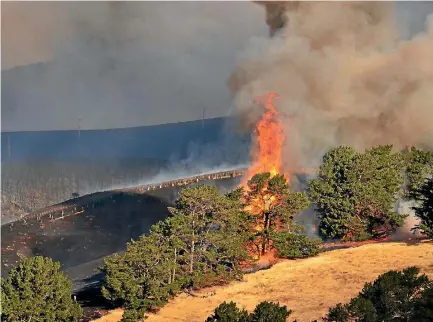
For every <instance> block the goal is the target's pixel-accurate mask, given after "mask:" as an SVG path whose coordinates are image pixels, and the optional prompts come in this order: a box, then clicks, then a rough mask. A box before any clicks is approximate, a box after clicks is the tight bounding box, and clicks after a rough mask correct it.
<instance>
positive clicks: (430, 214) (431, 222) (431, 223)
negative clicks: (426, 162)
mask: <svg viewBox="0 0 433 322" xmlns="http://www.w3.org/2000/svg"><path fill="white" fill-rule="evenodd" d="M416 201H417V202H418V206H416V207H414V210H415V215H416V216H417V217H418V218H419V219H420V223H419V224H418V225H417V226H416V227H414V230H419V231H421V232H422V233H423V234H425V235H427V236H428V237H429V238H433V178H429V179H427V180H425V181H424V184H423V185H422V186H421V187H420V188H419V189H418V191H417V194H416Z"/></svg>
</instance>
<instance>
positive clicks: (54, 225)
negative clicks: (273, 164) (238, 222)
mask: <svg viewBox="0 0 433 322" xmlns="http://www.w3.org/2000/svg"><path fill="white" fill-rule="evenodd" d="M237 180H238V179H236V178H231V179H225V180H218V181H213V182H209V181H208V182H201V183H207V184H215V185H217V186H218V187H219V188H222V189H224V188H225V187H231V186H234V185H235V184H236V183H237ZM179 190H180V187H170V188H162V189H158V190H154V191H150V192H147V193H143V194H138V193H132V192H128V193H126V192H119V191H113V192H101V193H96V194H92V195H90V196H83V197H81V198H79V199H77V200H76V201H74V203H76V204H77V205H78V206H77V210H76V211H74V209H72V210H68V211H69V212H68V211H65V213H64V215H65V216H64V217H63V218H61V217H62V216H61V212H60V211H59V212H58V213H57V214H54V215H51V216H49V215H43V216H41V218H37V216H35V214H32V216H29V217H28V218H27V219H26V220H25V221H24V220H19V221H16V222H14V223H8V224H4V225H2V226H1V233H2V238H1V239H2V248H1V255H2V260H1V262H2V263H1V264H2V276H6V275H7V274H8V272H9V271H10V269H11V268H12V267H14V266H15V265H16V264H17V262H18V261H19V258H20V256H25V257H31V256H36V255H42V256H48V257H51V258H52V259H53V260H55V261H59V262H60V263H61V265H62V269H63V270H64V271H66V273H67V274H68V276H69V277H70V278H71V279H72V280H73V284H74V289H78V288H80V287H81V286H82V283H83V282H84V283H87V282H88V281H86V278H89V277H91V276H92V275H93V273H95V272H97V269H96V268H97V266H98V265H99V264H100V263H102V259H103V257H105V256H107V255H110V254H113V253H115V252H120V251H123V250H124V249H125V246H126V243H127V242H129V241H130V240H131V239H137V238H138V237H139V236H140V235H142V234H143V233H146V232H148V231H149V228H150V227H151V226H152V225H153V224H155V223H156V222H158V221H160V220H163V219H164V218H166V217H167V216H168V210H167V207H168V206H170V205H173V202H174V200H175V199H176V196H177V193H178V191H179ZM82 205H84V212H82V213H79V211H81V209H82ZM43 212H45V210H41V213H43ZM77 212H78V213H77Z"/></svg>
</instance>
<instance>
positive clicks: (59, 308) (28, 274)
mask: <svg viewBox="0 0 433 322" xmlns="http://www.w3.org/2000/svg"><path fill="white" fill-rule="evenodd" d="M71 295H72V283H71V282H70V281H69V280H68V279H67V277H66V276H65V274H64V273H63V272H62V271H60V263H58V262H54V261H53V260H51V259H50V258H46V257H42V256H36V257H31V258H27V259H24V260H22V261H21V262H20V263H19V264H18V266H17V267H14V268H13V269H12V270H11V271H10V273H9V276H8V277H7V279H3V278H2V279H1V303H2V313H1V316H2V320H3V321H23V322H24V321H26V322H27V321H46V322H50V321H52V322H62V321H65V322H66V321H68V322H72V321H79V320H80V318H81V316H82V310H81V307H80V305H79V304H78V303H76V302H74V301H73V300H72V298H71Z"/></svg>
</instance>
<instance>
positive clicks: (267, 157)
mask: <svg viewBox="0 0 433 322" xmlns="http://www.w3.org/2000/svg"><path fill="white" fill-rule="evenodd" d="M277 97H278V95H277V94H276V93H269V94H267V95H265V96H263V97H259V98H257V99H256V102H258V103H263V105H264V107H265V113H264V114H263V116H262V118H261V119H260V120H259V121H258V122H257V125H256V129H255V131H254V134H255V147H254V148H253V155H252V157H253V165H252V166H251V167H250V168H249V169H248V173H247V176H246V178H245V180H244V182H243V183H242V186H244V187H245V186H246V184H247V182H248V180H249V179H251V178H252V177H253V176H254V175H255V174H256V173H263V172H270V173H271V176H275V175H276V174H278V173H281V172H282V167H283V158H282V150H283V144H284V140H285V136H284V126H283V123H282V122H281V118H280V117H279V115H278V111H277V109H276V108H275V106H274V104H273V100H274V99H275V98H277Z"/></svg>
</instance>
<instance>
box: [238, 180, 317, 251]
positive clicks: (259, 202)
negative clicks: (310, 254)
mask: <svg viewBox="0 0 433 322" xmlns="http://www.w3.org/2000/svg"><path fill="white" fill-rule="evenodd" d="M244 203H245V205H246V207H245V210H246V211H247V212H248V213H250V214H252V216H251V226H252V228H253V236H252V238H251V241H252V244H253V247H254V248H255V250H256V253H257V255H258V257H261V256H263V255H265V254H266V253H267V252H269V250H270V247H271V245H272V237H273V235H274V234H275V233H278V232H288V233H294V232H299V231H300V230H301V228H300V226H298V225H296V224H295V222H294V217H295V216H296V215H297V214H298V213H299V212H301V211H302V210H304V209H307V208H308V206H309V200H308V198H307V195H306V194H305V193H304V192H292V191H290V188H289V184H288V182H287V180H286V179H285V178H284V175H281V174H276V175H274V176H272V175H271V173H269V172H265V173H258V174H256V175H254V176H253V177H252V178H251V179H250V180H249V181H248V184H247V189H246V191H245V193H244Z"/></svg>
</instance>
